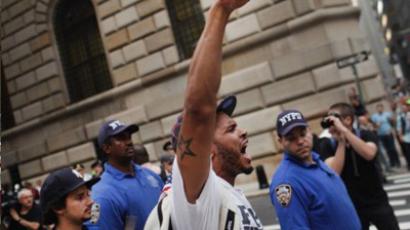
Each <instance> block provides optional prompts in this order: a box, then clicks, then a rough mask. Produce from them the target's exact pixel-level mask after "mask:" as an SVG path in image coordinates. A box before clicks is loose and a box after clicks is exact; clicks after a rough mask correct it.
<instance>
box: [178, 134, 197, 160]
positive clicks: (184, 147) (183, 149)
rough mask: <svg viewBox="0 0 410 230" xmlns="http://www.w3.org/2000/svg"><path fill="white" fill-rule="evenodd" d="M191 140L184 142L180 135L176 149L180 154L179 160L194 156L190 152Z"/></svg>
mask: <svg viewBox="0 0 410 230" xmlns="http://www.w3.org/2000/svg"><path fill="white" fill-rule="evenodd" d="M192 140H193V139H192V138H191V139H188V140H184V137H183V136H182V135H181V136H180V138H179V141H178V149H179V152H180V153H181V160H183V159H184V157H185V156H186V155H188V156H191V157H194V156H196V154H195V153H194V152H192V150H191V144H192Z"/></svg>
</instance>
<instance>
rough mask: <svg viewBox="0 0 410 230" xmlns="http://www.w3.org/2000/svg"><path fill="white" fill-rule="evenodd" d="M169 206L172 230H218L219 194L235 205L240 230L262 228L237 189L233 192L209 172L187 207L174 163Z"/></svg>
mask: <svg viewBox="0 0 410 230" xmlns="http://www.w3.org/2000/svg"><path fill="white" fill-rule="evenodd" d="M172 168H173V169H172V190H173V191H172V206H173V210H172V212H171V221H172V227H173V229H178V230H192V229H198V230H202V229H203V230H209V229H218V226H219V217H220V210H221V205H222V198H221V194H222V193H223V192H224V193H229V194H231V195H230V196H229V197H230V198H232V201H233V202H234V203H235V204H236V206H237V208H238V210H239V213H241V215H240V216H241V221H240V222H241V223H242V224H241V229H245V227H246V229H263V226H262V224H261V222H260V220H259V218H258V217H257V216H256V214H255V211H254V210H253V208H252V206H251V205H250V203H249V201H248V200H247V199H246V197H245V195H244V194H243V193H242V191H241V190H239V189H235V188H234V187H232V185H230V184H229V183H228V182H226V181H225V180H223V179H222V178H220V177H218V176H217V175H216V174H215V172H214V171H213V170H212V169H210V172H209V176H208V179H207V181H206V183H205V186H204V188H203V190H202V192H201V194H200V196H199V198H198V199H197V200H196V202H195V204H191V203H189V202H188V200H187V199H186V195H185V191H184V184H183V180H182V176H181V173H180V171H179V166H178V163H177V162H176V161H175V162H174V167H172Z"/></svg>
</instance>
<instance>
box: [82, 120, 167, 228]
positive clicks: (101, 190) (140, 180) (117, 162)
mask: <svg viewBox="0 0 410 230" xmlns="http://www.w3.org/2000/svg"><path fill="white" fill-rule="evenodd" d="M136 131H138V126H136V125H124V124H123V123H121V122H120V121H118V120H116V121H109V122H107V123H105V124H104V125H103V126H102V127H101V129H100V133H99V136H98V144H99V146H100V147H101V149H102V150H103V151H104V153H105V155H106V156H107V158H108V161H107V163H106V164H105V165H104V168H105V171H104V173H103V174H102V176H101V181H100V182H99V183H97V184H96V185H95V186H94V187H93V190H92V198H93V200H95V202H96V203H97V204H99V209H100V217H99V219H98V221H96V222H95V223H92V224H91V223H89V224H88V227H89V229H106V230H113V229H136V230H142V229H143V228H144V225H145V222H146V220H147V218H148V215H149V213H150V212H151V210H152V209H153V208H154V207H155V205H156V203H157V201H158V198H159V195H160V193H161V189H162V187H163V182H162V180H161V178H160V177H159V176H158V175H156V174H155V173H154V172H151V171H150V170H149V169H146V168H142V167H140V166H138V165H136V164H134V163H133V161H132V159H133V157H134V153H135V149H134V147H133V145H132V141H131V134H132V133H134V132H136Z"/></svg>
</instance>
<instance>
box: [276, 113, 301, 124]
mask: <svg viewBox="0 0 410 230" xmlns="http://www.w3.org/2000/svg"><path fill="white" fill-rule="evenodd" d="M302 119H303V117H302V114H300V113H297V112H292V113H288V114H286V115H284V116H283V117H281V118H280V119H279V121H280V122H281V125H282V126H285V125H286V124H287V123H288V122H292V121H294V120H302Z"/></svg>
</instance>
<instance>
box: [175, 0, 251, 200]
mask: <svg viewBox="0 0 410 230" xmlns="http://www.w3.org/2000/svg"><path fill="white" fill-rule="evenodd" d="M246 2H248V0H217V1H215V2H214V4H213V5H212V7H211V8H210V10H209V15H208V19H207V21H206V23H205V28H204V30H203V32H202V35H201V37H200V39H199V41H198V45H197V47H196V49H195V52H194V55H193V57H192V62H191V65H190V68H189V74H188V85H187V89H186V94H185V102H184V111H183V121H182V127H181V132H180V135H179V139H178V144H177V149H176V153H177V155H178V159H177V162H178V165H179V168H180V171H181V175H182V178H183V181H184V190H185V194H186V197H187V200H188V201H189V202H191V203H194V202H195V200H196V199H197V198H198V197H199V194H200V193H201V190H202V187H203V185H204V184H205V182H206V180H207V178H208V174H209V170H210V157H209V156H210V151H211V144H212V141H213V135H214V129H215V117H216V103H217V92H218V89H219V85H220V82H221V62H222V41H223V36H224V31H225V27H226V24H227V22H228V19H229V15H230V14H231V12H232V11H233V10H235V9H236V8H239V7H240V6H242V5H244V4H245V3H246Z"/></svg>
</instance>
